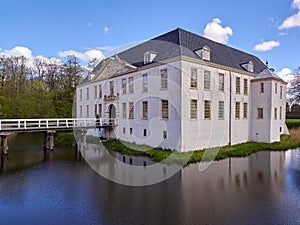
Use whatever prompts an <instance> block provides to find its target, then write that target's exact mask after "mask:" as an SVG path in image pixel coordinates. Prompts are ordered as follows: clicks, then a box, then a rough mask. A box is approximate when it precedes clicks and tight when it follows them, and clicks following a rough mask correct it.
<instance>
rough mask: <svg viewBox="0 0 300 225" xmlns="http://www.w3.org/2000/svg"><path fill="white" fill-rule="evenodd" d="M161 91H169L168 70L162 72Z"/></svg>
mask: <svg viewBox="0 0 300 225" xmlns="http://www.w3.org/2000/svg"><path fill="white" fill-rule="evenodd" d="M160 89H161V90H166V89H168V69H167V68H165V69H161V70H160Z"/></svg>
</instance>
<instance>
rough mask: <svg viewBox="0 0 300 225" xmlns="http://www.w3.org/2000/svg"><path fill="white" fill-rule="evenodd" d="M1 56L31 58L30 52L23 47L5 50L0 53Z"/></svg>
mask: <svg viewBox="0 0 300 225" xmlns="http://www.w3.org/2000/svg"><path fill="white" fill-rule="evenodd" d="M0 54H1V55H7V56H16V57H20V56H24V57H26V58H32V51H31V50H30V49H29V48H27V47H23V46H16V47H14V48H13V49H11V50H5V51H4V52H2V53H0Z"/></svg>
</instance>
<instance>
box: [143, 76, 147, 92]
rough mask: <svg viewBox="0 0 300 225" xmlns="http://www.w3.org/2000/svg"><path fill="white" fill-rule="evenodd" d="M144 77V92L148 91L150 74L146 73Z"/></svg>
mask: <svg viewBox="0 0 300 225" xmlns="http://www.w3.org/2000/svg"><path fill="white" fill-rule="evenodd" d="M142 77H143V87H142V89H143V90H142V91H143V92H148V74H147V73H145V74H143V75H142ZM145 81H146V82H145Z"/></svg>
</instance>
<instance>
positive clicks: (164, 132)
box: [163, 130, 168, 139]
mask: <svg viewBox="0 0 300 225" xmlns="http://www.w3.org/2000/svg"><path fill="white" fill-rule="evenodd" d="M167 135H168V133H167V131H166V130H163V139H167V137H168V136H167Z"/></svg>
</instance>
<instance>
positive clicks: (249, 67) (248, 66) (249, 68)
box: [241, 61, 254, 73]
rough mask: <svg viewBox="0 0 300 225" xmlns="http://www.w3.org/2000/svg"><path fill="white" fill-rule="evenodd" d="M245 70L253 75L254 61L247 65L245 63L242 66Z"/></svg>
mask: <svg viewBox="0 0 300 225" xmlns="http://www.w3.org/2000/svg"><path fill="white" fill-rule="evenodd" d="M241 66H242V67H243V68H244V69H245V70H247V71H248V72H251V73H253V71H254V65H253V62H252V61H249V62H247V63H243V64H242V65H241Z"/></svg>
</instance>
